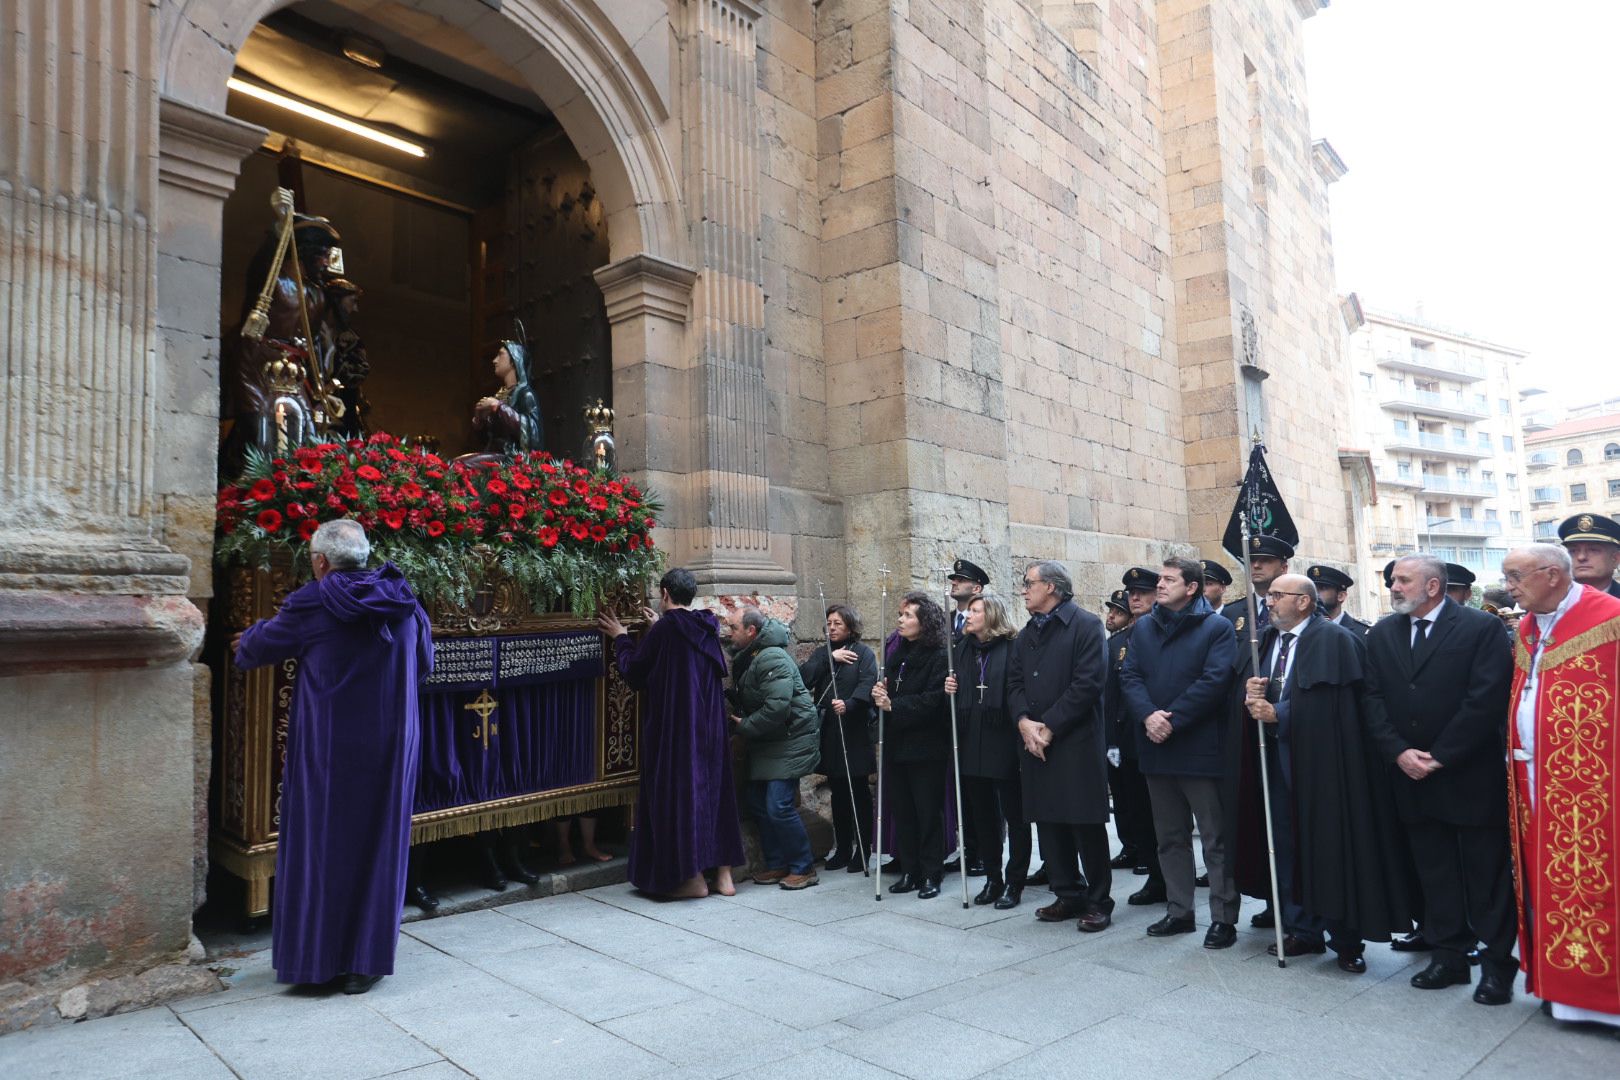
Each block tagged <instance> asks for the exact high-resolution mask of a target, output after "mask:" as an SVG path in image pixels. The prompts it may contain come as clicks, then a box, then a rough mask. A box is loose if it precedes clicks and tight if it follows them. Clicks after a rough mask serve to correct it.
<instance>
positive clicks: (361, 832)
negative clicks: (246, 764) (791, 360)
mask: <svg viewBox="0 0 1620 1080" xmlns="http://www.w3.org/2000/svg"><path fill="white" fill-rule="evenodd" d="M284 660H297V661H298V679H297V684H296V695H295V696H294V698H293V702H292V708H291V710H290V711H289V713H288V719H287V764H286V768H285V770H284V773H283V781H282V791H281V825H280V839H279V842H278V844H277V846H276V887H275V899H274V903H273V905H272V908H271V911H272V925H271V960H272V962H273V963H274V965H275V969H276V980H277V981H278V982H284V983H322V982H326V981H327V980H328V979H331V978H334V977H336V976H338V975H343V974H356V975H392V974H393V972H394V949H395V946H396V945H398V943H399V917H400V909H401V907H402V906H403V904H404V900H405V862H406V853H407V851H408V850H409V847H410V839H411V804H412V801H413V799H414V798H415V795H416V766H417V758H418V752H419V747H420V741H421V729H420V727H419V725H418V714H417V700H416V699H417V687H418V686H419V684H420V683H421V681H422V680H423V679H425V678H426V677H427V675H428V673H429V672H431V671H432V670H433V636H432V632H431V630H430V629H429V625H428V618H427V614H426V613H425V612H423V610H422V608H421V605H419V604H418V603H417V602H416V596H415V594H414V593H412V592H411V587H410V586H409V585H407V584H406V583H405V577H404V575H402V574H401V573H400V572H399V570H398V569H397V568H396V567H394V566H393V564H391V563H385V564H384V565H383V566H382V567H381V568H379V569H377V570H337V571H333V572H332V573H330V574H327V575H326V577H324V578H322V579H321V580H319V581H312V582H310V583H309V584H307V585H304V586H303V587H302V588H299V589H298V590H296V591H295V592H293V593H292V594H291V595H290V596H288V597H287V599H286V601H285V602H284V603H283V604H282V605H281V610H280V611H278V612H277V613H276V615H275V617H274V618H272V619H266V620H265V621H263V622H259V623H255V624H254V625H253V626H250V627H249V628H248V629H247V630H246V631H244V632H243V634H242V641H241V644H240V645H239V646H238V647H237V651H236V666H237V667H239V668H243V669H246V668H255V667H262V666H263V665H265V664H274V663H279V662H281V661H284Z"/></svg>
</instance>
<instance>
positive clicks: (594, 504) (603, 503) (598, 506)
mask: <svg viewBox="0 0 1620 1080" xmlns="http://www.w3.org/2000/svg"><path fill="white" fill-rule="evenodd" d="M585 505H586V506H589V507H590V508H591V509H592V510H595V511H596V512H597V513H598V514H600V513H602V512H603V511H604V510H606V509H607V507H608V501H607V500H606V499H604V498H602V496H600V495H592V496H591V497H590V498H589V499H586V500H585Z"/></svg>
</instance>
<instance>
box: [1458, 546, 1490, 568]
mask: <svg viewBox="0 0 1620 1080" xmlns="http://www.w3.org/2000/svg"><path fill="white" fill-rule="evenodd" d="M1458 561H1459V562H1461V563H1462V564H1463V565H1464V566H1473V567H1483V566H1484V565H1485V549H1484V548H1463V549H1462V558H1461V559H1460V560H1458Z"/></svg>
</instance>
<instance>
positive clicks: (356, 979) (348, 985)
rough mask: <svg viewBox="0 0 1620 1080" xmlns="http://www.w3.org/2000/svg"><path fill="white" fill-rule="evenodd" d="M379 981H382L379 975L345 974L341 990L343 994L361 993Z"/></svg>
mask: <svg viewBox="0 0 1620 1080" xmlns="http://www.w3.org/2000/svg"><path fill="white" fill-rule="evenodd" d="M380 982H382V976H381V975H345V976H344V977H343V992H344V993H345V994H363V993H365V992H366V991H367V990H370V989H371V988H372V987H373V986H376V985H377V984H378V983H380Z"/></svg>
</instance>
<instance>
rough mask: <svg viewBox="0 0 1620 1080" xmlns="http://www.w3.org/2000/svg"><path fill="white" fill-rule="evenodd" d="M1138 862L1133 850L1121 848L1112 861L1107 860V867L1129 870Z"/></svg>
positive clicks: (1131, 848)
mask: <svg viewBox="0 0 1620 1080" xmlns="http://www.w3.org/2000/svg"><path fill="white" fill-rule="evenodd" d="M1140 861H1141V860H1139V859H1138V858H1137V857H1136V849H1135V848H1133V847H1123V848H1120V849H1119V854H1118V855H1115V856H1114V857H1113V858H1112V859H1109V860H1108V865H1109V866H1111V867H1113V868H1114V869H1115V870H1129V869H1131V868H1132V867H1134V866H1136V865H1137V864H1138V863H1139V862H1140Z"/></svg>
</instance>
